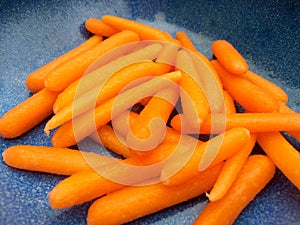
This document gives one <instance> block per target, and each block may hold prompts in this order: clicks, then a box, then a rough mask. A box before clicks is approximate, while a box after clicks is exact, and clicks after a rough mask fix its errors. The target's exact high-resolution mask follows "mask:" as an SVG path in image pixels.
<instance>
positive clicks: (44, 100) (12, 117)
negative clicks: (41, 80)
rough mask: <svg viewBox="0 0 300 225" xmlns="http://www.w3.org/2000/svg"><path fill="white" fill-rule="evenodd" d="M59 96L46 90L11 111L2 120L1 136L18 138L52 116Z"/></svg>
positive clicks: (0, 126)
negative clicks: (53, 107)
mask: <svg viewBox="0 0 300 225" xmlns="http://www.w3.org/2000/svg"><path fill="white" fill-rule="evenodd" d="M57 95H58V93H55V92H52V91H48V90H47V89H45V88H44V89H42V90H41V91H39V92H38V93H36V94H34V95H32V96H31V97H30V98H28V99H26V100H25V101H24V102H22V103H20V104H19V105H17V106H15V107H14V108H12V109H10V110H9V111H8V112H6V113H5V114H4V115H3V116H2V117H1V118H0V136H2V137H4V138H15V137H18V136H20V135H22V134H24V133H25V132H27V131H29V130H30V129H32V128H33V127H35V126H36V125H38V124H39V123H40V122H42V121H43V120H45V119H46V118H47V117H48V116H50V115H51V114H52V106H53V104H54V102H55V100H56V97H57Z"/></svg>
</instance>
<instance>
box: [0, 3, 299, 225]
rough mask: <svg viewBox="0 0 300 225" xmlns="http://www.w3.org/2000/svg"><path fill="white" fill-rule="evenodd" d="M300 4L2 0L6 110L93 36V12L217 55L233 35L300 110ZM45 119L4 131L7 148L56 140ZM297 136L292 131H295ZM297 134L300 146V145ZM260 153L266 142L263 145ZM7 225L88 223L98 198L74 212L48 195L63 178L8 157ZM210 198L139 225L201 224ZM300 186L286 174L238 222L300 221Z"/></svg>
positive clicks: (2, 201)
mask: <svg viewBox="0 0 300 225" xmlns="http://www.w3.org/2000/svg"><path fill="white" fill-rule="evenodd" d="M299 3H300V2H299V1H296V0H295V1H283V0H280V1H279V0H278V1H273V0H263V1H246V0H241V1H227V0H225V1H219V0H215V1H201V0H199V1H192V0H179V1H172V0H161V1H157V0H147V1H125V0H123V1H121V0H120V1H96V0H89V1H83V0H76V1H58V0H54V1H53V0H52V1H47V0H19V1H14V0H1V1H0V8H1V13H0V22H1V24H0V37H1V42H0V61H1V65H0V66H1V67H0V97H1V98H0V99H1V100H0V116H2V115H3V114H4V113H5V112H6V111H7V110H9V109H10V108H12V107H13V106H15V105H16V104H18V103H20V102H21V101H23V100H25V99H26V98H28V97H29V96H30V93H29V91H28V90H27V89H26V87H25V78H26V76H27V75H28V74H29V73H30V72H32V71H33V70H35V69H37V68H38V67H40V66H42V65H44V64H45V63H47V62H49V61H50V60H52V59H54V58H55V57H57V56H59V55H60V54H62V53H64V52H66V51H68V50H70V49H72V48H73V47H75V46H77V45H78V44H80V43H82V42H83V41H84V40H85V39H86V38H87V37H88V35H89V34H88V32H86V30H85V28H84V26H83V24H84V21H85V20H86V19H88V18H89V17H98V18H100V17H101V16H102V15H104V14H114V15H118V16H122V17H128V18H131V19H135V20H138V21H141V22H144V23H147V24H150V25H153V26H156V27H158V28H161V29H164V30H166V31H168V32H170V33H171V34H172V35H174V34H175V32H176V31H178V30H183V31H185V32H187V33H188V34H189V35H190V36H191V38H192V40H193V41H194V43H195V44H196V46H197V48H198V49H199V50H200V51H201V52H203V53H204V54H205V55H207V57H209V58H211V57H212V53H211V49H210V44H211V42H212V41H213V40H216V39H227V40H228V41H230V42H231V43H233V44H234V46H236V48H237V49H238V50H239V51H240V52H241V54H242V55H243V56H244V57H245V58H246V59H247V61H248V62H249V64H250V69H252V70H253V71H255V72H257V73H259V74H261V75H263V76H264V77H266V78H268V79H269V80H271V81H273V82H275V83H277V84H278V85H279V86H281V87H282V88H283V89H285V90H286V92H287V93H288V94H289V96H290V99H289V103H288V104H289V106H290V107H292V108H293V109H294V110H296V111H298V112H300V100H299V99H300V95H299V89H300V79H299V58H300V54H299V38H300V32H299V22H300V21H299V20H300V4H299ZM43 127H44V123H43V124H41V125H39V126H37V127H36V128H35V129H33V130H32V131H30V132H28V133H26V134H25V135H23V136H21V137H19V138H16V139H13V140H5V139H2V138H0V147H1V153H2V152H3V151H4V150H5V149H6V148H7V147H9V146H12V145H16V144H31V145H50V144H51V143H50V138H48V137H47V136H46V135H44V133H43V129H42V128H43ZM287 138H289V137H287ZM289 140H290V141H291V142H292V143H293V145H294V146H295V147H296V148H297V149H298V150H299V149H300V145H299V142H296V141H295V140H293V139H292V138H289ZM257 151H259V149H258V150H257ZM0 172H1V174H0V185H1V191H0V224H1V225H14V224H18V225H21V224H26V225H28V224H51V225H53V224H65V225H70V224H74V225H75V224H76V225H79V224H85V223H86V215H87V210H88V207H89V205H90V204H91V202H88V203H85V204H83V205H79V206H75V207H72V208H69V209H64V210H53V209H51V208H50V207H49V204H48V200H47V194H48V192H49V191H50V190H51V189H52V188H53V187H54V186H55V184H57V183H58V182H59V181H60V180H62V179H63V178H64V177H63V176H56V175H49V174H42V173H37V172H35V173H33V172H26V171H21V170H16V169H12V168H9V167H7V166H6V165H5V164H4V163H3V161H2V159H1V162H0ZM206 203H207V200H206V198H205V197H204V196H200V197H197V198H194V199H192V200H190V201H188V202H185V203H182V204H179V205H177V206H174V207H171V208H169V209H166V210H163V211H161V212H158V213H155V214H152V215H150V216H147V217H145V218H142V219H139V220H136V221H134V222H132V223H130V224H156V225H166V224H172V225H174V224H178V225H183V224H184V225H185V224H191V223H192V222H193V220H194V219H195V218H196V217H197V215H198V213H199V212H200V211H201V209H202V208H203V207H204V205H205V204H206ZM299 222H300V192H299V190H297V189H296V188H295V187H294V186H293V185H292V184H291V183H290V182H289V181H288V180H287V179H286V178H285V177H284V176H283V175H282V173H281V172H279V171H277V172H276V175H275V178H274V179H273V180H272V181H271V182H270V183H269V184H268V185H267V186H266V188H265V189H264V190H263V191H262V192H261V193H259V195H258V196H257V197H256V198H255V199H254V201H252V202H251V204H250V205H249V206H248V207H247V208H246V209H245V210H244V211H243V212H242V213H241V215H240V216H239V218H238V219H237V220H236V222H235V224H236V225H241V224H245V225H246V224H247V225H258V224H270V225H278V224H286V225H291V224H295V225H296V224H299Z"/></svg>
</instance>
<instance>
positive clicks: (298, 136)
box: [279, 104, 300, 141]
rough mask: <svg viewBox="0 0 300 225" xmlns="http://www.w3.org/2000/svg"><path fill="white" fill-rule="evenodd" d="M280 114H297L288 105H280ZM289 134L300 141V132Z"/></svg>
mask: <svg viewBox="0 0 300 225" xmlns="http://www.w3.org/2000/svg"><path fill="white" fill-rule="evenodd" d="M279 112H280V113H296V112H295V111H294V110H292V109H291V108H289V107H288V106H287V105H286V104H280V108H279ZM289 134H290V135H292V136H293V137H294V138H296V139H297V140H298V141H300V132H299V131H289Z"/></svg>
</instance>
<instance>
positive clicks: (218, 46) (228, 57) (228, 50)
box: [211, 40, 248, 75]
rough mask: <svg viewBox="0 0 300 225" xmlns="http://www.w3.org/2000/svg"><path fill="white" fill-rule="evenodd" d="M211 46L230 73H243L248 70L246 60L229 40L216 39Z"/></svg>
mask: <svg viewBox="0 0 300 225" xmlns="http://www.w3.org/2000/svg"><path fill="white" fill-rule="evenodd" d="M211 47H212V51H213V53H214V55H215V56H216V58H217V59H218V60H219V62H220V63H221V64H222V66H224V68H225V69H226V70H227V71H229V72H230V73H233V74H238V75H241V74H244V73H246V72H247V71H248V64H247V62H246V60H245V59H244V57H243V56H242V55H241V54H240V53H239V52H238V51H237V50H236V48H235V47H233V46H232V44H231V43H229V42H228V41H226V40H217V41H214V42H213V43H212V46H211Z"/></svg>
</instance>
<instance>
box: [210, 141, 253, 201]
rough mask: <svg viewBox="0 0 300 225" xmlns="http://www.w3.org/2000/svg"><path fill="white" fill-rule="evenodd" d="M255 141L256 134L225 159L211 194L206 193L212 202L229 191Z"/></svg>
mask: <svg viewBox="0 0 300 225" xmlns="http://www.w3.org/2000/svg"><path fill="white" fill-rule="evenodd" d="M255 142H256V136H255V135H251V137H250V141H249V143H248V144H247V145H245V146H244V148H242V149H241V150H240V151H239V152H237V153H235V154H234V155H233V156H231V157H229V158H228V159H227V160H226V161H225V163H224V166H223V167H222V170H221V172H220V174H219V176H218V179H217V181H216V183H215V184H214V187H213V188H212V189H211V191H210V192H209V194H208V193H207V194H206V196H207V197H208V198H209V200H210V201H211V202H214V201H217V200H219V199H221V198H222V197H223V196H224V195H225V194H226V193H227V192H228V190H229V188H230V187H231V185H232V184H233V183H234V181H235V179H236V177H237V176H238V173H239V171H240V170H241V168H242V167H243V165H244V163H245V162H246V160H247V158H248V156H249V155H250V153H251V151H252V149H253V147H254V145H255Z"/></svg>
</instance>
